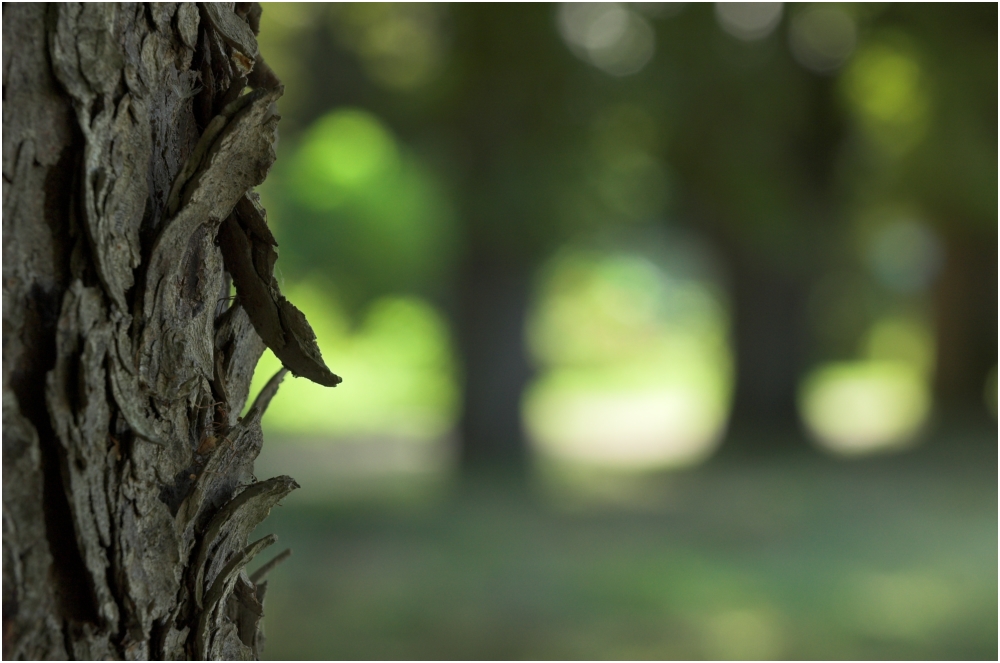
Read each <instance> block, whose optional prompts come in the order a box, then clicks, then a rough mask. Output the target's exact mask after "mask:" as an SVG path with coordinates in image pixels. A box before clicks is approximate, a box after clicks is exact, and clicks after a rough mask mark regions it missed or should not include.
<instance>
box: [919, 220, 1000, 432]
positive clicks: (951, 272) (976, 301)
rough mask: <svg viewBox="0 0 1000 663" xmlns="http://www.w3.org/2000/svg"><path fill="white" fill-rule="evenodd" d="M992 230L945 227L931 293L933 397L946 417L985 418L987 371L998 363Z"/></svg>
mask: <svg viewBox="0 0 1000 663" xmlns="http://www.w3.org/2000/svg"><path fill="white" fill-rule="evenodd" d="M996 239H997V238H996V234H995V232H994V233H993V234H992V236H991V234H990V233H988V232H977V228H970V227H968V226H965V225H958V224H956V225H955V226H953V227H951V228H946V229H945V237H944V244H945V252H946V256H945V266H944V270H943V272H942V274H941V276H940V278H939V282H938V285H937V288H936V292H935V302H934V303H935V308H936V316H937V329H936V330H935V331H936V332H937V371H936V376H935V392H936V393H935V398H936V401H937V403H938V405H939V406H940V407H941V408H942V410H943V411H944V413H945V415H946V416H949V417H950V416H952V415H955V416H958V417H969V416H970V415H971V416H973V417H976V418H979V419H981V418H983V417H985V415H986V410H985V409H984V408H983V403H984V398H985V395H986V394H985V386H986V379H987V375H988V374H989V372H990V370H991V369H993V368H994V367H995V366H996V365H997V241H996Z"/></svg>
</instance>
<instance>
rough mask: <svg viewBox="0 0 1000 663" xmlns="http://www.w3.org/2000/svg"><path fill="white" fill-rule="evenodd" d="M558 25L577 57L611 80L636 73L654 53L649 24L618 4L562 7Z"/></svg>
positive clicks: (571, 4) (653, 42)
mask: <svg viewBox="0 0 1000 663" xmlns="http://www.w3.org/2000/svg"><path fill="white" fill-rule="evenodd" d="M557 25H558V28H559V34H560V35H562V37H563V39H564V40H565V41H566V43H567V44H568V45H569V47H570V49H571V50H572V51H573V52H574V53H575V54H576V55H577V57H580V58H581V59H583V60H584V61H586V62H589V63H590V64H592V65H594V66H595V67H597V68H598V69H600V70H601V71H604V72H605V73H608V74H611V75H612V76H628V75H630V74H635V73H638V72H639V71H641V70H642V68H643V67H645V66H646V64H647V63H648V62H649V61H650V59H652V57H653V53H654V51H655V50H656V38H655V35H654V33H653V27H652V26H651V25H650V24H649V21H648V20H646V19H645V18H643V17H642V16H640V15H639V14H637V13H636V12H634V11H631V10H630V9H628V8H626V7H624V6H622V5H620V4H618V3H614V2H595V3H566V4H562V5H560V6H559V13H558V16H557Z"/></svg>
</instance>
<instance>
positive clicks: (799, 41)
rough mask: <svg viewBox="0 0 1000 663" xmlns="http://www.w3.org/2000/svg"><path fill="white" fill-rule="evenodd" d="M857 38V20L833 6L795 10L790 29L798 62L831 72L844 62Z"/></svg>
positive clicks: (810, 67) (789, 40)
mask: <svg viewBox="0 0 1000 663" xmlns="http://www.w3.org/2000/svg"><path fill="white" fill-rule="evenodd" d="M857 39H858V35H857V28H856V27H855V25H854V20H853V19H852V18H851V17H850V16H848V15H847V14H846V13H845V12H844V11H842V10H840V9H838V8H836V7H830V6H822V7H809V8H808V9H806V10H804V11H802V12H800V13H799V14H796V15H795V17H794V18H792V21H791V26H790V28H789V33H788V42H789V46H790V47H791V49H792V55H793V56H794V57H795V60H796V62H798V63H799V64H801V65H802V66H803V67H805V68H806V69H809V70H810V71H814V72H816V73H819V74H826V73H829V72H832V71H834V70H836V69H837V68H839V67H840V66H841V65H842V64H844V62H846V61H847V58H848V57H850V55H851V53H852V52H853V51H854V47H855V45H856V44H857Z"/></svg>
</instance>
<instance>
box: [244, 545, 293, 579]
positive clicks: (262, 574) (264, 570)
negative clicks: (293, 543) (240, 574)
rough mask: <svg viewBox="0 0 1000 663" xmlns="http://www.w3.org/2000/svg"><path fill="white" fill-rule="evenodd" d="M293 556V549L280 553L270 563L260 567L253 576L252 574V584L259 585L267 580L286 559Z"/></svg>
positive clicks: (286, 549)
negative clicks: (269, 574) (268, 575)
mask: <svg viewBox="0 0 1000 663" xmlns="http://www.w3.org/2000/svg"><path fill="white" fill-rule="evenodd" d="M291 556H292V549H291V548H285V549H284V550H282V551H281V552H280V553H278V554H277V555H275V556H274V559H272V560H271V561H270V562H268V563H267V564H265V565H264V566H262V567H260V568H259V569H257V570H256V571H254V572H253V573H252V574H250V582H252V583H254V584H257V583H259V582H261V581H263V580H264V579H265V578H267V574H268V573H270V572H271V571H273V570H274V569H275V567H277V566H278V564H281V563H282V562H284V561H285V560H286V559H288V558H289V557H291Z"/></svg>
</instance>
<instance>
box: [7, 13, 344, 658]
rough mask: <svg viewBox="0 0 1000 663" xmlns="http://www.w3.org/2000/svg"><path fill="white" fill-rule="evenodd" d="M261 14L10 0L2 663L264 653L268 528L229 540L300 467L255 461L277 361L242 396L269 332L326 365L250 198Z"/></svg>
mask: <svg viewBox="0 0 1000 663" xmlns="http://www.w3.org/2000/svg"><path fill="white" fill-rule="evenodd" d="M259 16H260V8H259V6H257V5H256V4H250V3H238V4H237V5H236V6H235V8H234V6H233V5H232V4H231V3H230V4H217V5H207V4H206V5H202V6H200V7H199V6H196V5H194V4H191V3H184V4H149V5H142V4H128V5H102V4H86V5H80V4H63V5H42V4H5V5H4V7H3V48H4V50H3V99H4V106H3V132H4V141H3V177H4V180H3V349H4V353H3V426H4V435H3V528H4V529H3V656H4V658H23V659H42V658H84V659H104V658H114V659H148V658H163V659H168V660H169V659H186V658H227V659H252V658H256V657H258V656H259V653H260V647H261V644H262V639H261V634H260V632H259V628H258V624H259V621H260V617H261V615H262V608H261V601H262V599H263V594H264V589H265V584H264V583H262V582H259V581H260V580H261V577H260V576H257V577H256V578H252V577H250V576H248V575H247V573H246V572H245V570H244V569H245V567H246V565H247V563H248V562H249V561H250V560H251V559H252V558H253V557H254V555H256V554H257V553H258V552H260V551H261V550H262V549H263V548H264V547H266V546H267V545H269V544H271V543H273V542H274V540H275V539H274V537H273V535H271V536H268V537H264V538H263V539H260V540H258V541H255V542H254V543H250V544H249V545H248V543H247V538H248V536H249V534H250V532H251V531H252V530H253V529H254V528H255V527H256V526H257V524H259V523H260V522H261V521H262V520H263V519H264V518H265V517H266V515H267V514H268V512H269V510H270V508H271V507H272V506H273V505H274V504H275V503H276V502H277V501H278V500H279V499H280V498H282V497H283V496H284V495H286V494H288V492H289V491H291V490H292V489H294V488H295V487H296V484H295V482H294V481H293V480H292V479H291V478H289V477H277V478H274V479H269V480H267V481H259V482H258V481H257V480H256V478H255V477H254V476H253V461H254V458H255V457H256V455H257V453H258V452H259V451H260V447H261V444H262V442H263V438H262V435H261V430H260V415H261V413H262V412H263V410H264V408H265V407H266V405H267V402H268V401H269V400H270V397H271V396H273V394H274V391H275V389H276V388H277V384H278V382H280V379H281V378H282V377H284V374H285V371H284V370H282V371H281V372H280V373H279V374H278V375H277V376H275V378H276V379H275V380H272V382H271V383H270V384H269V385H268V387H267V388H265V390H264V392H263V393H262V394H261V395H259V396H258V398H257V401H256V402H255V404H254V407H253V408H251V409H250V410H249V412H248V413H247V415H246V416H244V417H242V418H241V417H240V416H239V414H240V413H241V412H242V411H243V409H244V404H245V402H246V401H247V397H248V391H249V385H250V379H251V377H252V375H253V370H254V366H255V365H256V362H257V359H258V358H259V357H260V355H261V353H262V352H263V350H264V346H265V343H266V344H267V345H269V346H271V347H272V348H273V349H275V352H276V353H278V354H279V356H281V357H282V359H283V361H284V363H285V365H286V366H287V367H288V368H290V369H292V371H293V372H295V373H296V374H300V375H305V376H307V377H310V378H311V379H314V380H317V381H320V382H322V383H324V384H335V383H336V382H337V381H339V379H338V378H336V376H333V375H332V374H331V373H329V371H325V373H324V372H323V371H324V370H325V367H324V366H322V360H321V359H320V358H319V356H318V352H317V351H316V350H315V337H313V336H311V330H309V329H308V325H307V324H306V323H305V321H304V319H303V318H301V313H299V312H298V311H297V310H295V309H294V307H292V306H291V305H290V304H288V302H287V301H286V300H284V298H282V297H281V296H280V293H278V292H277V289H276V284H275V283H274V282H273V279H271V278H270V270H271V269H272V268H273V263H274V259H275V258H276V254H275V252H274V242H273V238H270V233H269V232H268V231H267V227H266V222H265V220H264V216H263V210H262V209H260V207H259V205H258V204H257V200H256V196H255V194H253V193H252V192H251V191H250V189H251V187H253V186H255V185H257V184H259V183H260V182H261V181H262V180H263V179H264V176H265V174H266V173H267V170H268V168H269V167H270V165H271V163H272V162H273V160H274V151H273V142H274V140H275V137H276V131H277V120H278V118H277V116H276V115H275V114H274V112H273V103H274V101H275V100H276V99H277V98H278V96H280V94H281V87H280V85H279V84H278V81H277V80H276V79H275V78H274V76H273V74H271V73H270V71H269V70H268V69H267V67H266V65H264V64H263V61H262V60H261V59H260V58H259V57H258V53H257V45H256V39H255V33H256V29H257V26H258V21H259ZM248 85H249V86H250V87H252V88H254V90H253V92H250V93H248V94H242V95H241V93H242V92H243V90H244V88H245V87H247V86H248ZM220 229H221V230H220ZM230 274H231V275H232V278H233V279H234V280H235V282H236V288H237V295H238V296H237V297H236V298H235V300H230V298H228V296H227V295H228V294H229V288H230V276H229V275H230ZM262 339H263V340H262Z"/></svg>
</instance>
